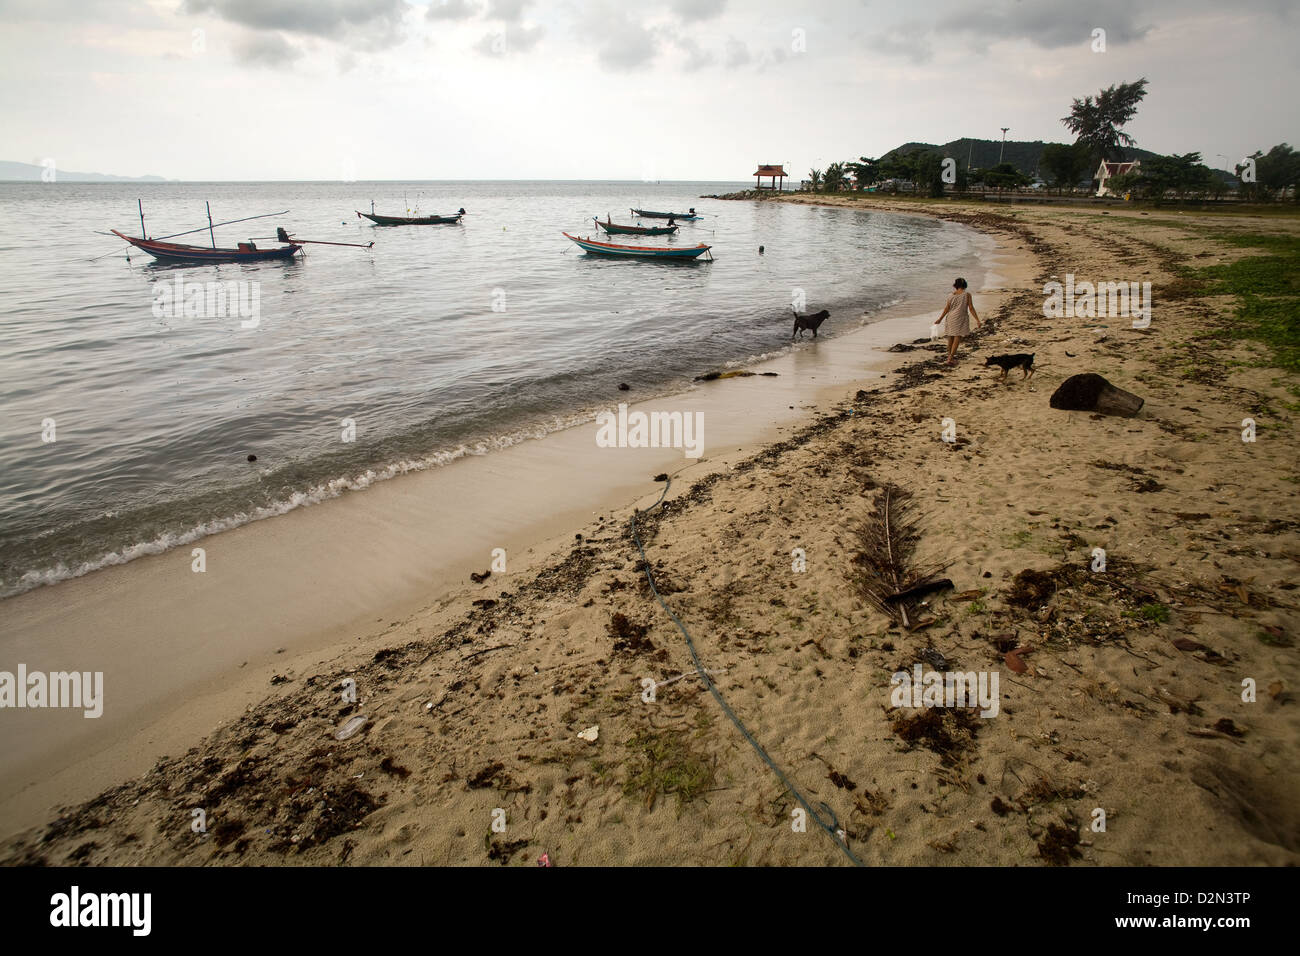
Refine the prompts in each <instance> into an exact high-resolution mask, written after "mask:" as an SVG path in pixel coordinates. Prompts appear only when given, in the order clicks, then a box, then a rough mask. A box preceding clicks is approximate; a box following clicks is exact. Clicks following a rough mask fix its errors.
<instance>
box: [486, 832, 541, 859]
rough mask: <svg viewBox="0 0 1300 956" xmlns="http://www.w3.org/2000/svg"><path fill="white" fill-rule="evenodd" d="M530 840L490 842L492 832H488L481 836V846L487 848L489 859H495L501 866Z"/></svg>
mask: <svg viewBox="0 0 1300 956" xmlns="http://www.w3.org/2000/svg"><path fill="white" fill-rule="evenodd" d="M531 842H532V841H531V840H527V839H524V840H509V841H506V842H504V843H494V842H492V834H490V833H488V834H486V835H485V836H484V837H483V847H484V849H486V850H487V855H488V859H489V860H496V861H497V862H498V863H500V864H501V865H502V866H505V865H506V864H507V863H509V862H510V858H511V857H512V856H514V855H515V854H516V853H518V852H519V851H520V850H522V849H523V848H524V847H526V846H528V844H529V843H531Z"/></svg>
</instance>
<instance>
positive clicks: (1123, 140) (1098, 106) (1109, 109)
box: [1061, 77, 1147, 160]
mask: <svg viewBox="0 0 1300 956" xmlns="http://www.w3.org/2000/svg"><path fill="white" fill-rule="evenodd" d="M1146 87H1147V80H1146V77H1143V78H1142V79H1140V80H1137V81H1136V82H1133V83H1120V84H1118V85H1115V84H1112V85H1111V86H1109V87H1107V88H1106V89H1104V90H1101V91H1100V92H1099V93H1098V94H1097V98H1096V99H1095V100H1094V99H1093V98H1092V96H1091V95H1088V96H1085V97H1084V98H1083V99H1082V100H1079V99H1076V100H1075V101H1074V105H1073V106H1071V107H1070V115H1069V116H1065V117H1062V118H1061V122H1062V123H1064V124H1065V126H1066V128H1067V129H1068V130H1070V132H1072V133H1074V134H1075V136H1076V137H1077V140H1076V142H1077V143H1078V144H1080V145H1082V146H1085V147H1087V149H1088V152H1089V156H1090V159H1091V158H1093V157H1100V158H1101V159H1106V160H1121V159H1123V158H1124V152H1123V150H1122V149H1121V147H1123V146H1133V145H1135V140H1134V139H1133V137H1132V136H1130V135H1129V134H1128V133H1125V132H1123V131H1121V130H1120V127H1121V126H1123V125H1124V124H1125V123H1127V122H1128V121H1129V120H1131V119H1132V118H1133V117H1134V116H1136V115H1137V108H1138V104H1139V103H1141V102H1142V99H1143V97H1145V96H1146V95H1147V89H1146Z"/></svg>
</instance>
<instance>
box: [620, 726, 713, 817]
mask: <svg viewBox="0 0 1300 956" xmlns="http://www.w3.org/2000/svg"><path fill="white" fill-rule="evenodd" d="M630 748H631V751H632V753H631V759H630V761H629V762H628V777H627V781H626V782H625V783H624V784H623V792H624V793H625V794H627V795H628V796H632V795H634V794H639V795H640V796H641V797H642V798H643V799H644V800H645V804H646V806H647V807H653V806H654V803H655V799H656V798H657V797H658V796H659V795H660V794H663V795H667V794H673V795H674V796H676V797H677V804H678V808H679V810H680V808H681V807H682V806H684V805H685V804H687V803H689V802H690V801H691V800H694V799H695V798H696V797H698V796H699V795H700V794H702V793H704V792H705V791H706V790H708V789H709V788H710V787H712V786H713V766H712V765H711V764H710V763H709V762H708V761H707V760H706V759H705V757H704V756H703V755H702V754H699V753H697V752H695V751H694V750H692V749H691V748H690V746H689V744H688V743H687V742H686V741H685V740H683V739H682V737H681V735H680V734H678V733H675V732H673V731H660V732H657V733H655V732H651V731H648V730H642V731H639V732H638V733H637V735H636V736H635V737H634V738H633V739H632V742H631V744H630Z"/></svg>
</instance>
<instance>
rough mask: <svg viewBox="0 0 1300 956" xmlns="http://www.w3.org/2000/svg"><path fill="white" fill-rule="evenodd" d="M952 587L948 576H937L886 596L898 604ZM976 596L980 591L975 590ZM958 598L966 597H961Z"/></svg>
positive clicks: (891, 601) (888, 599)
mask: <svg viewBox="0 0 1300 956" xmlns="http://www.w3.org/2000/svg"><path fill="white" fill-rule="evenodd" d="M952 589H953V583H952V581H950V580H949V579H948V578H936V579H935V580H933V581H926V582H925V583H924V584H917V585H915V586H914V587H910V588H908V589H907V590H906V591H899V592H898V593H896V594H890V595H889V596H887V597H886V598H885V600H886V601H888V602H889V603H891V604H896V603H898V602H899V601H915V600H916V599H918V598H922V597H925V596H926V595H927V594H933V593H934V592H935V591H951V590H952ZM974 596H975V597H978V596H979V592H978V591H976V592H974ZM958 600H964V599H962V598H960V597H959V598H958Z"/></svg>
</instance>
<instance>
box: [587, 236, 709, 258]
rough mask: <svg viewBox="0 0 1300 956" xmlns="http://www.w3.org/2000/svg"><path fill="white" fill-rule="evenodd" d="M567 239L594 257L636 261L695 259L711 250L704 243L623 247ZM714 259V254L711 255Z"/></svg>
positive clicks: (611, 243)
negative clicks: (617, 257) (613, 257)
mask: <svg viewBox="0 0 1300 956" xmlns="http://www.w3.org/2000/svg"><path fill="white" fill-rule="evenodd" d="M564 237H565V238H566V239H571V240H573V241H574V242H576V243H577V244H578V247H579V248H580V249H582V251H583V252H586V253H589V254H590V255H593V256H621V257H623V258H635V259H677V260H682V259H695V258H697V257H698V256H702V255H703V254H704V253H706V252H708V251H709V249H710V248H711V247H710V246H706V245H705V244H704V243H702V242H701V243H700V244H699V245H698V246H622V245H619V244H618V243H616V242H597V241H596V240H595V239H590V238H588V239H579V238H578V237H577V236H571V235H569V234H568V233H567V232H566V233H564ZM709 258H710V259H712V258H713V254H712V253H710V254H709Z"/></svg>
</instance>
